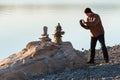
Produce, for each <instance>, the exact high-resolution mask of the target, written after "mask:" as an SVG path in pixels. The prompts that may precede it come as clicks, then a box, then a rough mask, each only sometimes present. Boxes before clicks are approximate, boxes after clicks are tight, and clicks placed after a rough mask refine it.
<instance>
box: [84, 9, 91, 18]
mask: <svg viewBox="0 0 120 80" xmlns="http://www.w3.org/2000/svg"><path fill="white" fill-rule="evenodd" d="M84 13H85V14H86V15H87V16H88V17H90V16H91V14H92V10H91V9H90V8H86V9H85V11H84Z"/></svg>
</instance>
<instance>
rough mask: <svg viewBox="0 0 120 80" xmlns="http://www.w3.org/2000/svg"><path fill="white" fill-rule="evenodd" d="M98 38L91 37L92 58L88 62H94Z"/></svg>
mask: <svg viewBox="0 0 120 80" xmlns="http://www.w3.org/2000/svg"><path fill="white" fill-rule="evenodd" d="M96 42H97V38H94V37H91V43H90V50H91V54H90V60H89V61H88V62H87V63H94V58H95V47H96Z"/></svg>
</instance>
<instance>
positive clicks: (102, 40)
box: [98, 35, 109, 63]
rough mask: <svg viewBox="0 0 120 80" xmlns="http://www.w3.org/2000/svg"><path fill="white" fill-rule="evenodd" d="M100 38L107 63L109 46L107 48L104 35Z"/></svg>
mask: <svg viewBox="0 0 120 80" xmlns="http://www.w3.org/2000/svg"><path fill="white" fill-rule="evenodd" d="M98 40H99V42H100V44H101V48H102V51H103V56H104V60H105V62H106V63H108V62H109V57H108V52H107V48H106V45H105V39H104V35H101V36H99V37H98Z"/></svg>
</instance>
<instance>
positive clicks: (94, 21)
mask: <svg viewBox="0 0 120 80" xmlns="http://www.w3.org/2000/svg"><path fill="white" fill-rule="evenodd" d="M99 21H100V17H99V15H95V16H94V17H93V20H92V21H91V22H86V25H87V26H96V25H97V24H98V23H99Z"/></svg>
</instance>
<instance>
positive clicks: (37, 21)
mask: <svg viewBox="0 0 120 80" xmlns="http://www.w3.org/2000/svg"><path fill="white" fill-rule="evenodd" d="M84 8H85V6H21V7H20V6H3V7H0V60H2V59H4V58H5V57H7V56H9V55H11V54H13V53H17V52H19V51H20V50H21V49H23V48H25V46H26V44H27V43H28V42H30V41H36V40H39V39H38V38H40V37H41V36H40V35H41V34H42V33H43V31H42V28H43V26H48V33H49V35H50V38H51V39H53V33H54V30H55V26H56V25H57V23H58V22H60V23H61V26H62V28H63V31H65V35H64V36H63V38H62V39H63V41H70V42H72V44H73V46H74V48H76V49H78V50H81V49H82V48H84V49H89V46H90V45H89V43H90V35H89V31H87V30H85V29H83V28H81V26H80V25H79V20H80V19H81V18H82V19H86V16H85V14H84V13H83V11H84ZM92 9H93V11H94V12H96V13H98V14H99V15H100V16H101V18H102V22H103V25H104V28H105V38H106V45H107V46H113V45H115V44H119V43H120V35H119V34H120V28H119V27H120V22H119V21H120V15H119V14H120V7H119V6H112V7H109V6H103V5H101V6H92ZM99 47H100V45H99V44H97V48H99Z"/></svg>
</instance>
